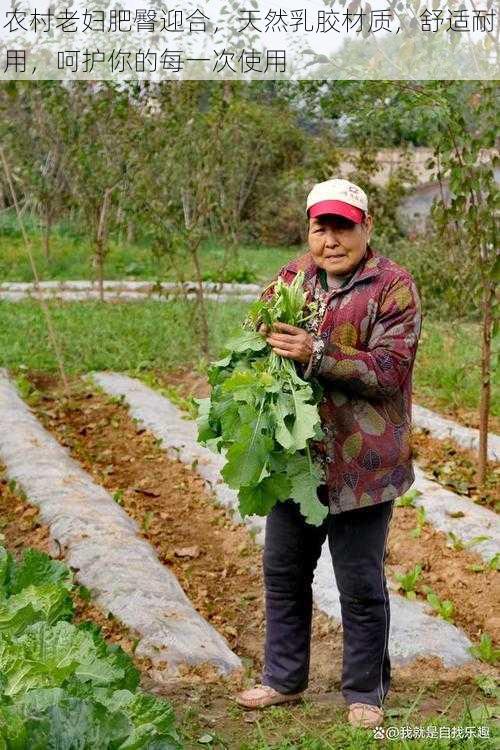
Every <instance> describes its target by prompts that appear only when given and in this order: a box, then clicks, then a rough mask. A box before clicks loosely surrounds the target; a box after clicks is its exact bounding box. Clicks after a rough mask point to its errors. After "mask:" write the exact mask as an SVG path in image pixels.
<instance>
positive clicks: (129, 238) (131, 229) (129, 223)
mask: <svg viewBox="0 0 500 750" xmlns="http://www.w3.org/2000/svg"><path fill="white" fill-rule="evenodd" d="M133 241H134V222H133V221H127V245H131V244H132V242H133Z"/></svg>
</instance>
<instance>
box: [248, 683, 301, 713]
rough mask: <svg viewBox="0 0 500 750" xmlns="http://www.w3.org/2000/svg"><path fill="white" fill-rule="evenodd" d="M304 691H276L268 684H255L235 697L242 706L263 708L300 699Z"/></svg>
mask: <svg viewBox="0 0 500 750" xmlns="http://www.w3.org/2000/svg"><path fill="white" fill-rule="evenodd" d="M303 694H304V691H303V690H301V691H300V692H299V693H278V691H277V690H275V689H274V688H272V687H271V686H270V685H261V684H258V685H255V687H253V688H250V689H249V690H244V691H243V692H242V693H240V694H239V695H237V696H236V697H235V699H234V700H235V701H236V703H238V705H240V706H243V707H244V708H265V707H266V706H273V705H275V704H276V703H291V702H293V701H297V700H300V698H301V697H302V695H303Z"/></svg>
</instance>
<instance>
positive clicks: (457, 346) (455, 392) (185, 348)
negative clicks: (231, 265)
mask: <svg viewBox="0 0 500 750" xmlns="http://www.w3.org/2000/svg"><path fill="white" fill-rule="evenodd" d="M207 305H208V311H209V327H210V347H211V357H212V358H215V357H217V356H219V354H220V352H221V350H222V348H223V345H224V341H225V340H226V338H227V337H228V336H229V335H230V334H231V332H233V331H234V330H235V329H236V328H237V327H238V326H239V325H240V324H241V322H242V320H243V318H244V316H245V312H246V310H247V307H248V306H247V305H246V304H245V303H237V302H231V303H225V304H218V303H215V302H208V303H207ZM49 309H50V311H51V315H52V318H53V321H54V327H55V329H56V331H57V334H58V336H59V338H60V340H61V343H62V346H63V350H64V359H65V365H66V369H67V371H68V372H69V373H82V372H87V371H89V370H98V369H113V370H122V371H129V372H134V371H147V370H155V369H160V370H169V369H174V368H179V367H183V366H200V367H201V366H202V362H201V356H200V347H199V341H198V339H197V337H196V330H199V326H198V325H197V323H196V321H195V320H193V312H194V309H195V308H194V305H193V304H192V303H184V302H182V301H176V302H173V301H172V302H166V303H165V302H152V301H151V302H137V303H130V304H121V305H120V304H116V305H114V304H109V303H106V304H104V305H101V304H100V303H99V302H80V303H74V304H68V303H61V302H51V303H50V304H49ZM479 359H480V332H479V327H478V326H477V325H474V324H469V323H467V324H464V323H461V324H458V323H457V324H454V325H453V324H451V323H449V322H443V321H434V320H431V319H429V318H427V319H425V320H424V326H423V331H422V338H421V342H420V345H419V349H418V352H417V360H416V363H415V371H414V389H415V392H416V395H417V397H419V396H420V397H428V398H429V399H430V400H431V402H432V404H433V405H434V407H435V408H438V409H443V410H446V409H453V408H454V407H456V406H458V407H462V408H463V407H467V408H470V409H477V408H478V402H479V383H480V370H479V366H478V362H479ZM0 364H1V365H2V366H4V367H9V368H12V369H16V368H25V369H28V370H41V371H56V370H57V362H56V359H55V356H54V353H53V351H52V349H51V347H50V345H49V341H48V338H47V330H46V325H45V320H44V318H43V316H42V312H41V309H40V307H39V305H38V303H36V302H34V301H30V300H26V301H23V302H16V303H10V302H0ZM499 381H500V374H499V373H497V374H495V375H494V376H493V382H492V402H491V414H492V415H494V416H496V417H498V416H500V389H499V387H498V385H499Z"/></svg>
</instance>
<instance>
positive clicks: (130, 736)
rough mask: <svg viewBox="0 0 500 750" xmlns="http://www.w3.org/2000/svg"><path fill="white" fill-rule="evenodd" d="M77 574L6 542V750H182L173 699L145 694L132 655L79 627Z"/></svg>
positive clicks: (1, 649)
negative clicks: (18, 556) (13, 550)
mask: <svg viewBox="0 0 500 750" xmlns="http://www.w3.org/2000/svg"><path fill="white" fill-rule="evenodd" d="M73 588H74V587H73V581H72V574H71V571H70V570H69V568H68V567H67V566H66V565H65V564H64V563H62V562H59V561H57V560H52V559H51V558H50V557H49V556H48V555H46V554H45V553H43V552H39V551H38V550H34V549H28V550H26V551H25V553H24V556H23V558H22V560H21V562H20V563H16V561H15V560H14V559H13V557H12V556H11V555H10V553H8V552H7V551H6V550H5V549H4V548H3V547H0V750H51V749H52V748H53V749H54V750H55V748H57V750H77V749H78V750H96V748H99V749H100V750H143V749H148V750H179V749H180V748H181V747H182V745H181V743H180V740H179V737H178V735H177V732H176V731H175V728H174V715H173V710H172V706H171V704H170V703H167V702H166V701H163V700H159V699H157V698H155V697H153V696H150V695H145V694H143V693H141V692H140V691H139V690H138V689H137V688H138V684H139V672H138V671H137V669H136V668H135V666H134V664H133V662H132V660H131V658H130V657H129V656H128V655H127V654H126V653H125V652H124V651H123V649H121V648H120V647H119V646H116V645H111V646H110V645H108V644H107V643H106V641H105V640H104V638H103V637H102V635H101V632H100V630H99V628H98V627H97V626H96V625H94V624H93V623H88V622H87V623H79V624H78V625H76V624H73V623H72V622H71V620H72V619H73V600H72V597H71V592H72V590H73Z"/></svg>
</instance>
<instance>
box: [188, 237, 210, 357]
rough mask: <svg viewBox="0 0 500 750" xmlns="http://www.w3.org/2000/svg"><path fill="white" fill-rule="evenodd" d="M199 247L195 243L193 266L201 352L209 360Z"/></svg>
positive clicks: (193, 247)
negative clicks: (196, 287)
mask: <svg viewBox="0 0 500 750" xmlns="http://www.w3.org/2000/svg"><path fill="white" fill-rule="evenodd" d="M198 246H199V242H195V243H193V246H192V248H191V256H192V258H193V264H194V268H195V272H196V283H197V285H198V290H197V302H198V312H199V315H200V324H201V350H202V352H203V354H204V355H205V357H206V358H207V359H208V358H209V356H210V352H209V336H208V319H207V309H206V305H205V297H204V294H203V278H202V274H201V267H200V259H199V256H198Z"/></svg>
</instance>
